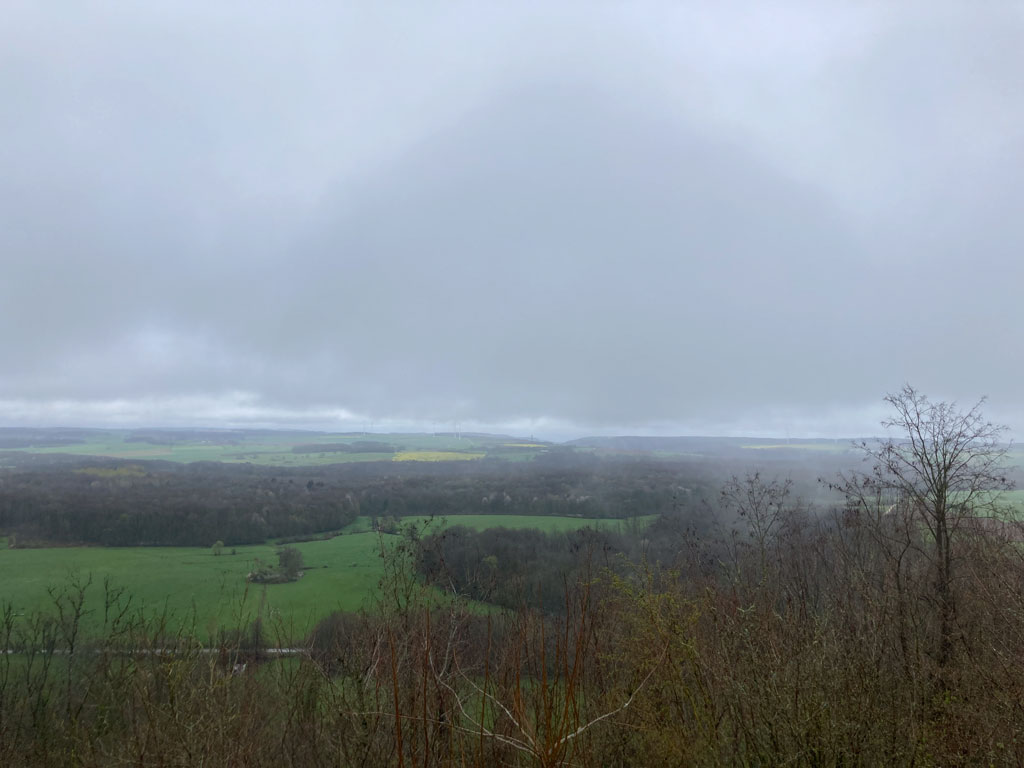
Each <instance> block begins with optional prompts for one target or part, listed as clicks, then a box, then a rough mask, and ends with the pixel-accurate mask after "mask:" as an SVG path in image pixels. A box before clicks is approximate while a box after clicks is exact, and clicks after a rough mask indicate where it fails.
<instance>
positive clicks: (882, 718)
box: [0, 505, 1024, 768]
mask: <svg viewBox="0 0 1024 768" xmlns="http://www.w3.org/2000/svg"><path fill="white" fill-rule="evenodd" d="M751 509H752V508H751ZM747 511H748V512H749V511H751V510H750V509H748V510H747ZM761 511H763V512H766V513H767V514H769V515H770V516H772V517H773V519H774V522H775V524H774V525H772V526H770V527H769V529H768V533H767V534H766V535H765V536H759V535H758V533H757V530H758V528H757V523H754V524H750V525H748V526H746V527H744V528H743V529H742V530H739V531H738V532H737V535H736V536H731V535H728V533H727V535H725V536H722V535H720V534H721V533H722V531H721V530H717V529H716V530H711V531H709V532H708V534H707V535H698V534H694V533H692V531H693V528H694V527H693V526H690V525H688V524H687V522H688V521H687V520H685V519H682V520H680V521H678V525H676V527H675V528H674V530H675V531H676V532H675V534H672V538H671V549H672V550H673V551H674V553H675V556H674V560H673V561H672V562H671V563H666V564H664V565H658V564H651V563H650V562H649V561H647V563H646V564H645V562H644V559H643V558H641V559H640V560H639V561H634V562H632V563H631V564H630V563H628V562H626V563H623V564H622V567H619V566H618V565H616V564H615V558H613V559H612V561H611V562H612V566H613V567H611V568H608V567H606V563H608V562H609V561H608V560H607V559H606V558H605V557H604V553H603V551H602V549H600V548H598V547H596V546H591V544H592V543H593V542H592V541H591V540H590V539H589V538H588V537H587V535H583V536H581V537H579V538H577V539H573V538H572V537H554V536H552V537H542V536H540V537H532V538H531V536H528V535H523V536H519V537H518V539H517V542H516V544H515V546H514V547H512V548H511V549H510V551H509V553H508V554H509V557H510V558H511V557H514V556H519V555H521V554H523V553H524V552H528V551H529V550H530V547H532V546H534V545H536V550H537V553H538V555H540V554H541V553H542V552H544V551H546V550H549V551H551V552H555V551H557V550H558V548H559V547H562V546H563V545H565V544H566V543H570V542H572V541H576V542H578V543H580V544H581V546H580V548H579V550H578V552H577V553H576V554H578V555H579V557H573V558H566V559H565V560H564V563H565V564H566V565H567V566H568V569H567V574H568V575H565V576H563V574H549V578H551V579H554V580H555V581H557V582H558V584H559V589H558V592H559V601H560V607H559V608H558V610H557V611H556V610H545V609H544V607H543V606H538V605H537V604H536V603H535V602H534V601H531V600H530V599H529V590H526V599H524V600H522V601H521V602H520V603H519V604H518V606H517V607H516V608H515V609H510V610H505V611H501V612H498V613H494V614H491V615H481V613H480V612H479V610H478V609H477V608H474V607H473V604H472V603H471V602H470V601H469V600H468V599H467V598H469V597H470V595H468V594H465V593H464V592H463V590H462V587H463V586H465V585H470V584H473V583H478V582H479V583H482V582H483V581H486V580H485V579H482V578H481V576H480V574H475V575H474V574H472V573H471V572H470V571H469V570H467V569H466V565H465V563H462V562H460V561H458V559H457V558H453V559H452V561H450V562H448V563H446V564H444V565H440V564H435V565H438V567H437V568H435V569H434V570H433V571H432V572H433V574H434V576H435V578H434V579H433V580H430V581H425V580H424V579H422V578H420V577H419V576H418V575H417V571H416V560H417V558H419V557H421V556H422V549H421V544H422V543H423V542H417V541H416V540H415V538H410V539H408V540H407V541H406V542H405V543H404V545H403V546H400V547H398V548H397V549H396V550H394V551H393V553H392V554H391V556H389V558H388V561H387V563H388V568H387V576H386V577H385V579H384V582H383V584H382V587H381V591H380V601H379V604H378V605H377V606H376V608H375V609H374V610H372V611H368V612H366V613H362V614H335V615H333V616H331V617H329V618H327V619H325V620H324V621H323V622H321V623H320V625H319V626H318V627H317V628H316V630H315V631H314V632H313V633H312V634H311V636H310V638H309V642H308V644H307V646H306V648H307V650H306V652H305V654H304V655H303V656H301V657H300V658H299V660H297V661H296V663H288V664H281V663H277V662H272V661H270V659H272V658H274V657H272V656H268V655H266V654H265V653H264V652H263V650H262V649H264V648H266V647H268V646H275V645H277V642H276V635H275V632H274V627H273V624H272V622H270V621H267V620H264V621H261V622H259V623H258V624H257V625H254V626H253V627H251V628H240V630H239V631H238V632H233V633H232V632H226V633H224V635H223V636H222V645H221V647H220V648H218V649H212V650H213V652H210V651H211V649H201V648H200V647H199V646H198V645H197V643H196V640H195V639H194V637H193V636H192V635H190V634H189V633H187V632H185V633H180V634H170V635H169V634H168V633H166V632H165V631H163V629H162V628H161V626H160V625H159V623H157V624H154V623H152V622H146V621H143V620H142V619H141V618H138V617H137V616H136V614H134V613H133V612H132V611H131V610H130V607H129V606H128V605H127V604H126V599H127V598H126V596H125V595H122V594H117V593H114V594H110V593H108V595H107V598H106V600H105V601H104V603H103V605H100V606H89V605H85V604H83V603H82V600H81V597H80V595H81V592H79V591H76V589H75V587H74V585H72V586H71V587H70V588H68V589H67V590H65V591H61V592H56V593H54V596H53V597H54V601H55V605H54V606H52V607H51V608H52V610H51V611H50V612H44V613H40V614H38V615H36V616H30V617H20V618H19V617H16V616H15V615H14V614H13V613H12V612H11V611H10V610H8V611H7V612H6V613H5V612H4V611H3V610H0V645H3V646H4V647H6V648H11V649H16V650H20V651H21V653H19V654H9V655H0V764H5V765H24V766H35V765H39V766H43V765H54V764H60V765H65V764H70V765H113V764H126V765H128V764H131V765H191V764H199V763H203V764H212V765H248V766H278V765H302V766H321V765H322V766H329V765H337V764H339V763H342V764H345V765H374V766H401V765H406V766H408V765H417V766H420V765H425V766H438V767H440V766H454V765H472V766H486V765H509V766H537V765H540V766H570V765H583V766H648V765H693V766H708V767H709V768H710V767H712V766H723V765H780V764H792V765H796V766H819V765H871V766H874V765H894V766H916V765H1007V766H1010V765H1019V764H1021V763H1022V762H1024V718H1022V717H1021V714H1020V706H1021V705H1020V702H1021V701H1022V700H1024V599H1022V596H1021V594H1020V590H1019V584H1021V583H1024V558H1022V555H1021V551H1020V548H1019V546H1017V545H1016V544H1015V543H1014V542H1013V541H1012V540H1010V539H1008V538H1007V537H1006V536H1002V535H996V534H994V533H993V532H991V531H979V532H975V533H972V534H971V535H969V536H967V535H962V536H960V538H959V544H958V549H957V553H958V562H959V563H960V567H959V569H958V579H957V586H956V590H957V594H958V595H960V596H962V597H964V598H967V597H968V596H969V597H970V599H969V600H968V599H964V600H962V601H961V602H960V603H959V605H958V611H957V626H956V629H955V641H954V646H953V649H952V652H951V653H950V654H949V655H948V656H945V657H943V656H941V655H940V654H939V653H938V652H937V646H936V640H937V639H938V638H939V637H940V636H941V626H940V624H941V622H940V617H939V616H938V614H937V612H936V604H935V602H934V597H935V591H934V589H935V584H934V568H933V564H932V563H930V562H929V561H928V558H927V557H925V556H924V553H925V552H927V551H928V549H929V547H930V542H929V541H928V540H927V537H926V536H925V535H923V534H922V532H921V530H920V529H919V528H914V529H913V530H910V529H908V528H905V527H901V525H900V523H899V521H898V520H890V521H884V520H883V521H881V522H880V523H879V524H878V525H875V524H873V523H869V520H868V518H866V517H865V516H864V515H862V514H858V512H857V510H856V508H855V506H853V505H851V506H849V507H847V508H844V509H839V510H837V511H836V513H835V514H833V515H829V516H827V517H825V518H818V517H810V516H807V515H806V514H804V513H803V511H802V510H800V508H799V507H798V506H796V505H785V506H783V507H782V509H781V512H780V513H779V514H778V515H775V514H774V512H772V510H770V509H769V508H767V507H764V508H762V509H761ZM754 512H755V514H757V515H760V512H758V511H757V510H754ZM761 521H762V522H763V518H761ZM697 527H698V528H699V527H700V526H697ZM664 535H665V536H668V534H664ZM906 535H909V536H910V537H911V538H910V541H911V542H912V543H913V544H914V547H913V548H911V550H910V551H907V552H903V555H904V558H903V559H902V560H900V561H897V559H896V558H894V557H893V554H898V553H894V552H892V551H891V550H890V549H889V546H890V544H891V543H892V542H893V541H906V538H905V537H906ZM460 537H462V540H463V543H466V542H469V541H470V539H468V538H466V537H465V536H464V535H463V534H461V533H460V534H459V535H458V536H455V537H452V539H450V540H459V539H460ZM627 538H628V535H627ZM545 540H546V541H545ZM477 545H479V546H480V548H481V549H480V551H481V552H484V551H489V552H496V551H499V550H497V549H495V548H494V547H493V546H491V543H488V542H487V541H486V540H484V539H479V540H476V541H474V542H473V546H477ZM602 546H603V545H602ZM449 551H450V552H452V553H456V552H457V551H458V548H454V547H453V548H451V549H450V550H449ZM666 551H668V547H666ZM486 556H489V555H485V557H486ZM499 556H500V555H499ZM499 562H500V561H499ZM485 567H486V566H485ZM459 569H463V573H464V574H466V575H465V579H464V581H460V582H456V583H455V589H454V590H453V587H452V582H451V575H452V573H453V572H455V571H457V570H459ZM524 570H525V569H524ZM499 590H500V586H499ZM453 591H454V592H458V593H459V596H453ZM442 593H443V594H445V595H447V597H444V598H439V597H438V595H439V594H442ZM480 594H483V593H480ZM492 594H497V592H492ZM95 608H99V609H100V613H101V614H102V615H103V616H104V617H108V618H105V630H104V634H103V635H102V636H101V637H98V638H83V637H82V636H81V631H80V618H81V616H82V615H84V612H85V611H87V610H91V609H95ZM58 609H59V610H58ZM57 649H60V650H62V651H64V653H61V654H56V653H53V652H52V651H54V650H57ZM47 650H49V651H50V652H46V651H47ZM257 667H261V668H260V670H259V673H258V674H254V670H255V669H256V668H257Z"/></svg>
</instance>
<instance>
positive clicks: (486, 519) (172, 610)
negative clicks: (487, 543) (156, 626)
mask: <svg viewBox="0 0 1024 768" xmlns="http://www.w3.org/2000/svg"><path fill="white" fill-rule="evenodd" d="M650 519H653V518H652V517H648V518H639V519H638V521H639V522H640V523H641V524H643V523H644V522H646V521H649V520H650ZM401 523H402V524H403V525H406V524H409V523H415V524H416V525H417V526H419V527H420V528H421V529H423V530H425V531H427V532H430V531H432V530H440V529H441V528H443V527H445V526H451V525H465V526H469V527H472V528H475V529H478V530H482V529H485V528H495V527H506V528H519V529H523V528H538V529H540V530H543V531H546V532H557V531H569V530H574V529H577V528H582V527H585V526H588V525H590V526H594V527H601V528H604V529H606V530H609V529H612V528H615V527H618V528H619V529H621V530H627V529H626V528H625V527H624V526H627V525H629V524H630V523H629V521H626V520H605V519H593V518H578V517H539V516H530V515H452V516H449V517H447V518H444V519H435V520H431V518H429V517H424V516H410V517H404V518H402V520H401ZM369 526H370V520H369V519H368V518H365V517H363V518H359V519H357V520H356V521H354V522H353V523H352V524H351V525H350V526H349V527H348V528H347V529H345V531H343V533H342V534H341V535H338V536H336V537H334V538H332V539H329V540H326V541H306V542H299V543H295V544H291V545H289V546H294V547H296V548H297V549H299V551H301V552H302V555H303V559H304V560H305V575H304V576H303V577H302V578H301V579H299V580H298V581H295V582H291V583H288V584H268V585H258V584H248V583H247V582H246V581H245V576H246V574H247V573H249V571H251V570H252V569H253V565H254V562H255V559H256V558H260V559H261V560H263V561H264V562H268V563H276V562H277V557H276V550H277V546H276V545H273V544H262V545H255V546H240V547H235V548H234V550H235V552H236V554H233V555H232V554H230V553H231V551H232V547H231V546H226V547H225V548H224V553H223V554H221V555H214V554H213V553H212V552H211V550H210V549H207V548H199V547H116V548H115V547H52V548H44V549H8V548H3V549H0V585H2V586H0V601H3V602H10V603H11V604H12V605H13V607H14V610H15V612H16V613H19V614H28V613H32V612H35V611H39V610H43V611H50V610H52V608H53V602H52V599H51V597H50V596H49V594H48V591H47V590H48V588H53V589H57V590H59V589H62V588H65V587H67V586H68V585H69V584H70V583H71V581H72V580H73V579H75V578H78V579H80V580H82V579H85V578H87V577H89V576H91V577H92V584H91V585H90V587H89V588H88V591H87V596H88V604H89V606H90V607H91V609H92V612H91V613H90V614H89V616H88V617H87V619H86V628H87V629H89V630H93V631H95V630H99V629H100V627H101V625H102V607H103V604H102V592H103V582H104V579H105V578H109V580H110V583H111V584H112V585H113V586H115V587H124V588H126V590H127V591H128V592H130V593H131V595H132V604H133V606H135V607H136V608H137V609H141V610H142V611H143V612H144V613H145V615H146V616H149V617H155V616H159V615H161V614H164V613H166V615H167V617H168V625H169V626H170V627H171V628H174V629H176V628H179V627H194V629H195V631H196V633H197V634H198V635H199V637H200V638H202V639H203V640H204V642H206V641H210V640H213V639H215V638H216V636H217V633H218V631H219V630H223V629H231V628H235V627H238V626H240V625H246V624H248V623H249V622H251V621H252V620H253V619H254V618H256V616H258V615H261V614H262V616H263V618H264V620H265V621H266V622H268V626H269V627H278V628H281V629H282V630H283V633H284V637H285V638H286V639H288V640H289V641H290V642H300V641H301V639H302V638H303V637H305V636H306V634H307V633H308V632H309V630H310V629H312V627H313V626H314V625H315V624H316V622H317V621H319V620H320V619H322V618H323V617H325V616H327V615H328V614H330V613H331V612H332V611H337V610H345V611H355V610H359V609H360V608H363V607H367V605H368V600H369V599H370V598H372V596H373V595H374V594H375V593H376V590H377V587H378V584H379V581H380V579H381V577H382V576H383V575H384V561H383V558H382V557H381V552H382V547H385V548H387V547H390V546H393V545H394V544H395V543H396V542H398V541H399V540H400V539H399V537H397V536H389V535H379V534H376V533H373V532H371V531H369Z"/></svg>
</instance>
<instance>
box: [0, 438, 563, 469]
mask: <svg viewBox="0 0 1024 768" xmlns="http://www.w3.org/2000/svg"><path fill="white" fill-rule="evenodd" d="M167 434H171V435H172V439H171V440H170V441H168V442H145V441H140V440H138V439H130V438H132V433H131V432H128V431H118V430H103V431H95V432H88V433H86V434H85V435H83V442H78V443H69V444H65V445H57V446H49V447H46V446H42V447H25V448H19V449H16V450H18V451H20V452H24V453H34V454H67V455H74V456H104V457H107V458H113V459H128V460H131V459H138V460H159V461H174V462H179V463H190V462H194V461H219V462H226V463H232V464H243V463H251V464H261V465H266V466H280V467H302V466H310V465H319V464H338V463H347V462H365V461H471V460H473V459H480V458H484V457H485V456H486V457H490V458H501V459H512V460H519V459H523V458H530V457H533V456H536V455H537V454H539V453H542V452H544V451H545V450H547V448H548V446H547V445H546V444H543V443H536V442H530V443H524V442H522V441H521V440H516V439H514V438H507V439H506V438H502V437H500V436H495V435H487V436H469V437H467V436H460V437H456V436H455V435H447V434H437V435H434V434H405V433H399V434H382V433H368V434H352V433H344V434H330V433H321V432H284V431H282V432H270V431H261V432H241V433H238V434H237V435H230V436H226V437H224V438H223V439H222V440H217V439H211V440H202V439H187V438H186V437H184V436H183V437H182V438H181V439H180V440H178V439H173V433H167ZM229 438H230V439H229ZM367 441H372V442H376V443H387V444H388V445H390V446H393V447H394V449H395V450H394V451H392V452H382V451H369V452H365V453H348V452H338V451H331V450H329V447H330V446H337V445H339V444H349V445H351V444H353V443H359V442H367ZM317 444H323V445H324V446H325V450H324V451H323V452H318V451H316V450H310V448H311V446H315V445H317ZM296 446H302V447H303V448H304V449H305V450H302V451H301V452H296V451H294V450H293V449H294V448H295V447H296ZM0 463H2V462H0Z"/></svg>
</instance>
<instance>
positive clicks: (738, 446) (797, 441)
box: [565, 435, 854, 455]
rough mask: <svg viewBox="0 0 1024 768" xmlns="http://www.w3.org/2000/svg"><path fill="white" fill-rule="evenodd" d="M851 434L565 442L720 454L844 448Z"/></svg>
mask: <svg viewBox="0 0 1024 768" xmlns="http://www.w3.org/2000/svg"><path fill="white" fill-rule="evenodd" d="M853 442H854V441H853V439H851V438H839V439H824V438H789V439H785V438H769V437H696V436H680V437H652V436H644V435H617V436H612V437H581V438H579V439H576V440H570V441H568V442H567V443H565V445H571V446H575V447H578V448H586V449H589V450H594V451H599V452H605V451H606V452H613V453H672V454H698V455H721V454H726V453H729V454H731V453H736V452H745V451H751V450H763V449H779V450H786V449H789V450H793V451H803V450H816V451H822V450H825V451H839V452H843V451H847V450H849V449H850V447H851V445H852V444H853Z"/></svg>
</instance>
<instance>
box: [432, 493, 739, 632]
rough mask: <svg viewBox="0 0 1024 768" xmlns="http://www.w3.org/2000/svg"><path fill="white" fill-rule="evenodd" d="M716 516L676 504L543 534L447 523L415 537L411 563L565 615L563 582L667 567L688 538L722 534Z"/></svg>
mask: <svg viewBox="0 0 1024 768" xmlns="http://www.w3.org/2000/svg"><path fill="white" fill-rule="evenodd" d="M723 512H724V513H725V514H724V515H722V516H718V515H714V514H712V511H711V509H710V507H707V506H704V505H702V504H698V503H694V502H693V501H692V500H691V501H687V502H683V503H682V504H681V505H680V506H679V507H678V508H676V509H674V510H673V511H672V512H670V513H666V514H662V515H660V516H659V517H658V519H656V520H655V521H653V522H652V523H650V524H646V523H645V522H641V521H640V520H638V519H636V518H633V519H630V520H627V521H622V522H621V523H618V524H616V525H615V526H614V527H607V526H606V527H604V528H596V529H595V528H589V527H588V528H582V529H577V530H572V531H565V532H558V533H545V532H543V531H541V530H538V529H525V530H518V529H509V528H487V529H485V530H481V531H478V530H474V529H471V528H467V527H465V526H458V525H456V526H451V527H448V528H445V529H444V530H442V531H438V532H434V533H430V534H428V535H425V536H421V537H417V538H416V539H415V543H416V547H415V557H414V562H415V567H416V571H417V572H418V573H419V575H420V576H421V578H423V579H424V581H426V582H428V583H435V584H441V585H444V587H445V588H446V589H448V590H451V591H453V592H454V593H455V594H458V595H462V596H465V597H469V598H471V599H473V600H478V601H481V602H487V603H492V604H494V605H499V606H502V607H504V608H509V609H518V608H521V607H524V606H529V607H533V608H538V609H541V610H543V611H545V612H555V613H559V612H562V613H564V611H565V609H566V604H565V587H566V584H572V583H576V582H579V581H587V580H592V579H593V578H594V577H595V574H596V573H597V572H599V571H601V572H605V573H624V572H627V571H629V570H630V569H631V568H633V567H634V566H636V565H638V564H639V563H641V562H646V563H650V564H658V565H661V564H666V565H667V564H671V563H673V562H674V561H675V560H676V559H677V558H678V554H679V548H680V547H681V546H682V545H683V542H685V541H686V540H688V539H691V540H692V539H693V538H694V537H698V536H699V537H701V539H702V540H705V541H711V540H715V539H716V537H717V538H718V539H719V540H720V539H722V537H723V536H726V535H727V534H726V533H725V529H724V528H723V526H722V521H723V520H724V519H725V518H726V516H728V511H727V510H723Z"/></svg>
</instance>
